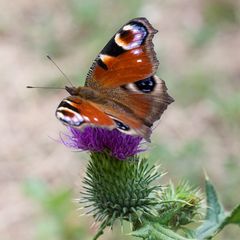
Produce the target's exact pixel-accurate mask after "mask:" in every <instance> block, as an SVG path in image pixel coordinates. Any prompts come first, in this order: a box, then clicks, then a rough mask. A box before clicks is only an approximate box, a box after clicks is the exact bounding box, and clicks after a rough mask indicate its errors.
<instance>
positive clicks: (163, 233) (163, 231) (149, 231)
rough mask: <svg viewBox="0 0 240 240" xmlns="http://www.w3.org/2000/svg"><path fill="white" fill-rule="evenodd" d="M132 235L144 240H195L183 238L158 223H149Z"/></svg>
mask: <svg viewBox="0 0 240 240" xmlns="http://www.w3.org/2000/svg"><path fill="white" fill-rule="evenodd" d="M131 235H132V236H135V237H139V238H142V239H144V240H194V239H193V238H185V237H182V236H181V235H179V234H177V233H175V232H173V231H172V230H170V229H169V228H167V227H166V226H163V225H160V224H158V223H155V224H153V223H148V224H146V225H144V226H143V227H141V228H140V229H138V230H136V231H134V232H131Z"/></svg>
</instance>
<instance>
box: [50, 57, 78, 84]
mask: <svg viewBox="0 0 240 240" xmlns="http://www.w3.org/2000/svg"><path fill="white" fill-rule="evenodd" d="M47 58H48V59H49V60H50V61H51V62H52V63H53V64H54V65H55V67H56V68H57V69H58V70H59V71H60V72H61V73H62V75H63V76H64V77H65V79H66V80H67V81H68V82H69V84H70V85H71V87H74V86H73V84H72V82H71V80H70V79H69V78H68V77H67V75H66V74H65V73H64V72H63V71H62V70H61V68H60V67H59V66H58V65H57V64H56V63H55V62H54V61H53V59H52V58H51V57H50V56H49V55H47Z"/></svg>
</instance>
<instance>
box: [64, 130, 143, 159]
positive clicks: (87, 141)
mask: <svg viewBox="0 0 240 240" xmlns="http://www.w3.org/2000/svg"><path fill="white" fill-rule="evenodd" d="M69 130H70V132H71V133H70V135H68V134H64V137H62V136H61V142H62V143H63V144H64V145H65V146H68V147H70V148H75V149H78V150H81V151H90V152H102V151H104V150H109V151H110V153H111V155H112V156H114V157H116V158H118V159H120V160H124V159H126V158H128V157H130V156H133V155H135V154H137V153H139V152H142V151H144V149H142V148H140V146H139V145H140V142H141V141H142V140H143V138H142V137H139V136H131V135H127V134H124V133H121V132H120V131H118V130H116V129H114V130H109V129H105V128H97V127H90V126H88V127H85V128H84V129H83V130H81V131H80V130H77V129H74V128H71V127H69Z"/></svg>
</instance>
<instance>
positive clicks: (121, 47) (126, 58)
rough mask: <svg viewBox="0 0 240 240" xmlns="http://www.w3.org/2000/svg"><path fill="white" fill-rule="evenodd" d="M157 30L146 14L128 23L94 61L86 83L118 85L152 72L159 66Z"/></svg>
mask: <svg viewBox="0 0 240 240" xmlns="http://www.w3.org/2000/svg"><path fill="white" fill-rule="evenodd" d="M155 33H157V30H155V29H154V28H153V27H152V26H151V24H150V23H149V22H148V20H147V19H146V18H135V19H132V20H131V21H129V22H128V23H126V24H125V25H124V26H123V27H122V28H121V29H120V30H119V31H118V32H117V33H116V34H115V35H114V36H113V37H112V39H111V40H110V41H109V42H108V43H107V45H106V46H105V47H104V48H103V49H102V51H101V52H100V54H99V55H98V56H97V58H96V59H95V61H94V62H93V65H92V67H91V68H90V70H89V72H88V74H87V79H86V83H85V85H86V86H89V87H91V88H94V89H98V90H100V89H102V88H104V89H106V88H116V87H119V86H121V85H125V84H127V83H132V82H135V81H137V80H142V79H145V78H147V77H150V76H152V75H153V74H154V73H155V72H156V70H157V67H158V60H157V58H156V53H155V52H154V50H153V43H152V38H153V35H154V34H155Z"/></svg>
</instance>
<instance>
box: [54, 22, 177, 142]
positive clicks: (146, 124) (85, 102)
mask: <svg viewBox="0 0 240 240" xmlns="http://www.w3.org/2000/svg"><path fill="white" fill-rule="evenodd" d="M156 32H157V31H156V30H155V29H154V28H153V27H152V26H151V24H150V23H149V22H148V20H147V19H145V18H136V19H133V20H131V21H129V22H128V23H127V24H125V25H124V26H123V27H122V28H121V29H120V30H119V31H118V32H117V33H116V34H115V35H114V36H113V38H112V39H111V40H110V41H109V42H108V43H107V45H106V46H105V47H104V48H103V50H102V51H101V52H100V54H99V55H98V56H97V58H96V59H95V61H94V63H93V65H92V67H91V68H90V70H89V73H88V75H87V78H86V83H85V86H84V87H78V88H75V87H66V90H67V91H68V92H69V93H70V95H71V96H69V97H67V98H66V99H64V100H63V101H62V102H61V103H60V105H59V106H58V108H57V110H56V116H57V118H58V119H59V120H60V121H62V122H63V123H64V124H66V125H69V126H72V127H74V128H78V129H81V128H83V127H84V126H88V125H94V126H98V127H105V128H109V129H115V128H116V129H118V130H119V131H122V132H124V133H126V134H130V135H139V136H142V137H144V138H145V139H146V140H148V141H149V139H150V134H151V126H152V125H153V123H154V122H155V121H156V120H158V119H159V118H160V116H161V114H162V113H163V111H164V110H165V109H166V108H167V106H168V104H170V103H171V102H173V99H172V98H171V97H170V96H169V95H168V93H167V88H166V86H165V82H164V81H163V80H161V79H159V78H158V77H157V76H156V75H155V73H156V70H157V67H158V60H157V59H156V54H155V52H154V50H153V43H152V38H153V35H154V34H155V33H156Z"/></svg>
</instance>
